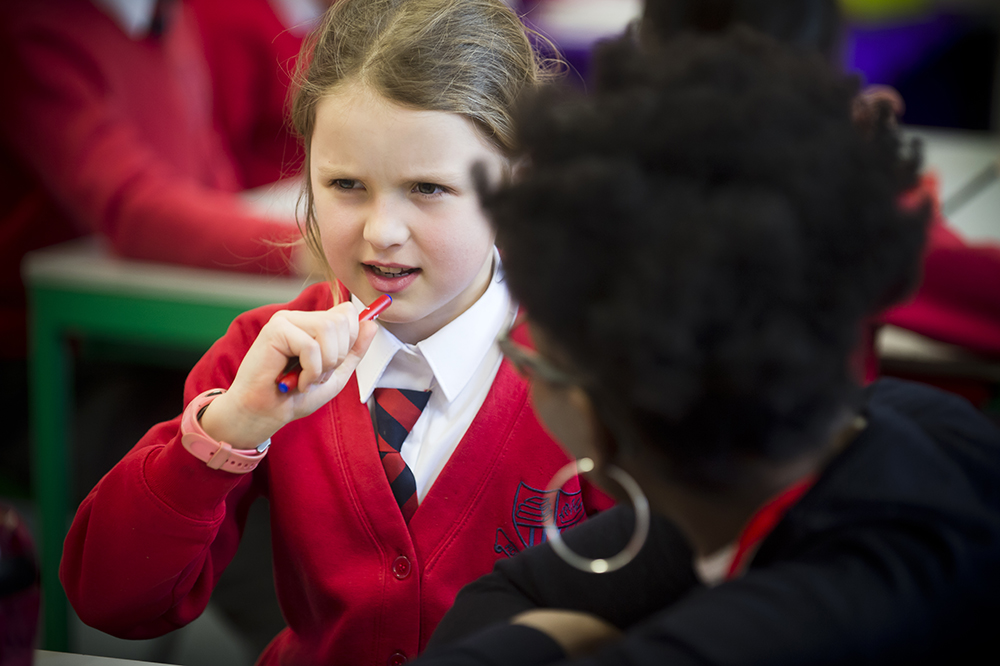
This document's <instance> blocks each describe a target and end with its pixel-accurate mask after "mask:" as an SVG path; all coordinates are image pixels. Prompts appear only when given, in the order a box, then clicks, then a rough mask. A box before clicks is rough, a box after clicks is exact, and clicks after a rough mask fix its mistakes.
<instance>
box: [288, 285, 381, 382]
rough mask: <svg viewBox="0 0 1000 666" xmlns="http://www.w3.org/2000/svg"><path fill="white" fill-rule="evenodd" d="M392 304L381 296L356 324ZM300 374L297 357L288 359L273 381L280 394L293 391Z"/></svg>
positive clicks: (362, 313) (376, 314)
mask: <svg viewBox="0 0 1000 666" xmlns="http://www.w3.org/2000/svg"><path fill="white" fill-rule="evenodd" d="M390 303H392V296H390V295H389V294H382V295H381V296H379V297H378V298H376V299H375V300H374V302H372V304H371V305H369V306H368V307H366V308H365V309H364V310H362V311H361V312H360V313H359V314H358V322H359V323H360V322H363V321H368V320H369V319H375V318H376V317H378V316H379V315H380V314H382V311H383V310H385V309H386V308H387V307H389V304H390ZM300 372H302V366H301V365H299V357H298V356H293V357H291V358H290V359H288V363H287V364H286V365H285V369H284V370H283V371H282V372H281V375H280V376H279V377H278V378H277V379H276V380H274V383H275V384H277V385H278V390H279V391H281V392H282V393H288V392H289V391H292V390H294V389H295V388H296V387H297V386H298V385H299V373H300Z"/></svg>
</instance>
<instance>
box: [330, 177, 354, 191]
mask: <svg viewBox="0 0 1000 666" xmlns="http://www.w3.org/2000/svg"><path fill="white" fill-rule="evenodd" d="M332 184H333V186H334V187H336V188H338V189H341V190H357V189H360V188H361V183H360V182H359V181H357V180H351V179H350V178H337V179H336V180H334V181H333V183H332Z"/></svg>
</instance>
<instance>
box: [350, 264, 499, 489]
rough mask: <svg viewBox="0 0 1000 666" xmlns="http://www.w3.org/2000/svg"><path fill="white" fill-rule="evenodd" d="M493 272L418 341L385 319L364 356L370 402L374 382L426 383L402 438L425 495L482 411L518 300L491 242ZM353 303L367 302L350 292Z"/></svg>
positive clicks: (364, 397)
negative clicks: (421, 404)
mask: <svg viewBox="0 0 1000 666" xmlns="http://www.w3.org/2000/svg"><path fill="white" fill-rule="evenodd" d="M493 266H494V269H493V277H492V278H491V279H490V284H489V286H488V287H487V288H486V292H485V293H484V294H483V295H482V296H481V297H480V298H479V300H478V301H476V302H475V303H473V304H472V306H470V307H469V309H468V310H466V311H465V312H463V313H462V314H461V315H459V316H458V317H457V318H455V319H454V320H453V321H452V322H451V323H449V324H448V325H447V326H445V327H444V328H442V329H441V330H439V331H438V332H437V333H435V334H433V335H431V336H430V337H428V338H426V339H424V340H421V341H420V342H418V343H417V344H415V345H409V344H406V343H404V342H401V341H400V340H399V339H398V338H397V337H396V336H395V335H393V334H392V333H390V332H389V331H388V330H386V329H385V328H384V327H382V326H379V330H378V333H377V334H376V335H375V339H374V340H373V341H372V344H371V347H369V348H368V352H367V353H366V354H365V356H364V358H363V359H361V363H359V364H358V369H357V378H358V389H359V390H360V393H361V401H362V402H364V403H366V404H368V408H369V410H373V409H374V404H373V403H374V401H373V400H372V399H371V397H372V393H373V392H374V391H375V389H376V388H402V389H415V390H418V391H424V390H427V389H430V390H431V397H430V400H429V401H428V402H427V406H426V407H425V408H424V411H423V413H421V415H420V418H419V419H418V420H417V422H416V424H414V426H413V429H412V430H411V431H410V434H409V435H408V436H407V438H406V440H405V441H404V442H403V447H402V450H401V451H400V454H401V455H402V456H403V460H404V461H405V462H406V464H407V465H408V466H409V467H410V470H411V471H412V472H413V476H414V478H415V479H416V482H417V499H418V500H419V501H423V499H424V497H425V496H426V495H427V491H428V490H429V489H430V487H431V485H432V484H433V483H434V480H435V479H437V477H438V474H440V473H441V470H442V469H443V468H444V465H445V463H447V462H448V459H449V458H450V457H451V454H452V453H453V452H454V451H455V448H456V447H457V446H458V443H459V442H460V441H461V440H462V437H463V436H464V435H465V431H466V430H468V429H469V425H470V424H471V423H472V420H473V419H474V418H475V417H476V414H477V413H478V412H479V408H480V407H481V406H482V404H483V401H484V400H486V394H487V393H488V392H489V390H490V387H491V386H492V385H493V379H494V377H496V374H497V371H498V370H499V369H500V361H501V354H500V348H499V346H497V342H496V339H497V336H498V335H499V334H500V332H501V331H505V330H507V329H508V328H509V327H510V325H511V324H512V323H513V321H514V316H515V314H516V313H517V306H516V304H515V303H514V302H513V300H512V299H511V297H510V292H508V291H507V287H506V285H505V284H504V282H503V270H502V268H501V265H500V254H499V253H498V252H497V251H496V249H494V250H493ZM352 300H353V301H354V304H355V305H357V306H358V308H359V309H360V308H363V307H364V304H363V303H361V302H360V301H359V300H358V299H357V298H355V297H353V296H352Z"/></svg>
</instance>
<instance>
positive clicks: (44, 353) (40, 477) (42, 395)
mask: <svg viewBox="0 0 1000 666" xmlns="http://www.w3.org/2000/svg"><path fill="white" fill-rule="evenodd" d="M35 314H36V316H35V319H34V320H33V321H32V332H31V336H32V339H31V343H32V353H31V359H30V362H29V366H28V371H29V373H30V381H29V385H30V399H31V415H30V418H31V425H32V434H33V437H34V445H33V446H32V460H31V464H32V494H33V496H34V498H35V502H36V506H37V509H38V514H39V515H38V523H39V526H40V527H39V529H40V530H41V534H40V538H39V539H38V548H39V558H40V561H41V576H42V636H43V643H42V644H43V646H44V648H45V649H46V650H54V651H57V652H65V651H68V649H69V623H68V604H67V601H66V595H65V594H64V593H63V589H62V585H61V584H60V583H59V560H60V558H61V557H62V548H63V539H64V538H65V536H66V520H67V517H68V512H69V473H68V470H69V467H70V461H69V448H70V447H69V446H68V445H67V443H68V441H69V409H68V408H69V395H70V381H71V370H70V362H69V353H68V350H67V346H66V343H65V342H64V341H63V339H62V337H61V332H60V331H59V330H58V326H57V324H56V323H55V322H54V321H53V320H52V319H50V318H48V317H46V316H45V315H44V314H39V312H38V310H37V309H36V310H35Z"/></svg>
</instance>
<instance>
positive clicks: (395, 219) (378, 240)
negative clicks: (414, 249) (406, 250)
mask: <svg viewBox="0 0 1000 666" xmlns="http://www.w3.org/2000/svg"><path fill="white" fill-rule="evenodd" d="M402 208H403V207H402V206H400V205H399V204H398V203H395V202H393V201H391V200H388V199H387V198H383V199H379V200H376V201H373V202H372V207H371V210H370V211H369V214H368V217H367V219H366V220H365V229H364V238H365V240H366V241H368V242H369V243H371V244H372V245H373V246H374V247H377V248H387V247H392V246H394V245H402V244H403V243H405V242H406V241H407V240H408V239H409V237H410V229H409V226H408V225H407V224H406V221H405V219H404V211H403V210H402Z"/></svg>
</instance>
